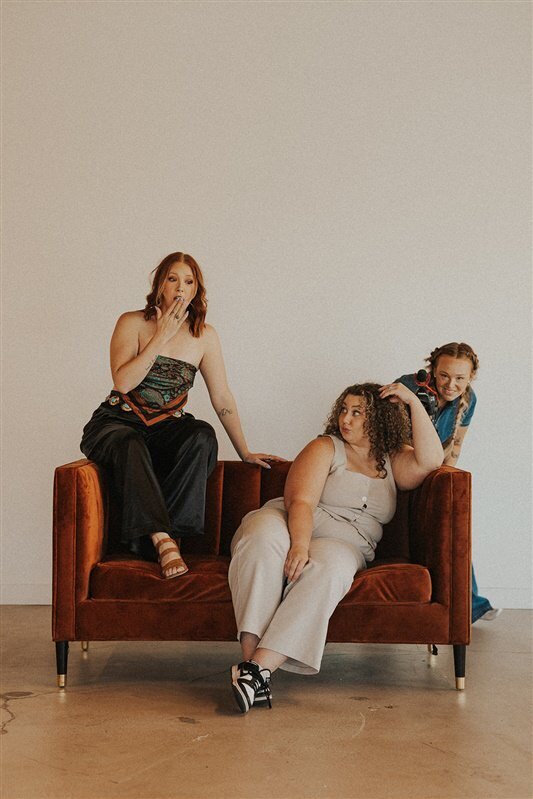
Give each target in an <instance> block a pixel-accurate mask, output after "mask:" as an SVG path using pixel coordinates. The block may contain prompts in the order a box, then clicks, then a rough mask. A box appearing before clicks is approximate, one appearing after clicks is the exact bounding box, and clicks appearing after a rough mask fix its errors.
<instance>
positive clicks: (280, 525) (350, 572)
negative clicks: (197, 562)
mask: <svg viewBox="0 0 533 799" xmlns="http://www.w3.org/2000/svg"><path fill="white" fill-rule="evenodd" d="M329 437H330V438H331V439H332V441H333V444H334V454H333V459H332V461H331V466H330V470H329V474H328V477H327V478H326V483H325V485H324V490H323V492H322V496H321V497H320V501H319V503H318V506H317V507H316V509H315V511H314V513H313V532H312V536H311V541H310V544H309V561H308V563H307V564H306V565H305V567H304V569H303V571H302V573H301V574H300V577H299V578H298V579H297V580H296V581H295V582H289V583H287V581H286V578H285V577H284V574H283V567H284V564H285V559H286V557H287V552H288V551H289V548H290V537H289V531H288V527H287V516H288V514H287V511H286V510H285V505H284V501H283V497H280V498H278V499H272V500H270V501H269V502H267V503H266V504H265V505H263V507H262V508H260V509H259V510H255V511H251V513H248V514H247V515H246V516H245V517H244V519H243V520H242V522H241V525H240V527H239V529H238V530H237V532H236V533H235V536H234V538H233V541H232V544H231V554H232V559H231V563H230V568H229V585H230V589H231V594H232V599H233V606H234V610H235V619H236V621H237V629H238V634H239V637H240V634H241V633H242V632H249V633H254V634H255V635H257V636H258V637H259V639H260V643H259V646H261V647H264V648H265V649H272V650H273V651H275V652H280V653H281V654H283V655H286V656H287V660H286V661H285V662H284V663H283V665H282V666H281V668H282V669H285V670H287V671H294V672H298V673H299V674H316V673H318V671H319V670H320V663H321V661H322V655H323V652H324V645H325V641H326V634H327V630H328V622H329V618H330V616H331V614H332V613H333V611H334V610H335V608H336V607H337V605H338V604H339V602H340V600H341V599H342V597H343V596H344V595H345V594H346V593H347V592H348V591H349V590H350V587H351V585H352V582H353V578H354V575H355V573H356V572H357V571H359V570H361V569H364V568H366V563H367V562H369V561H371V560H373V559H374V550H375V548H376V545H377V543H378V541H379V540H380V539H381V536H382V534H383V525H384V524H386V523H387V522H388V521H390V520H391V519H392V517H393V516H394V511H395V509H396V484H395V482H394V477H393V474H392V467H391V462H390V458H389V457H388V456H386V458H385V468H386V470H387V476H386V477H385V478H379V477H376V478H373V477H367V476H366V475H363V474H360V473H359V472H352V471H349V470H348V469H347V468H346V451H345V448H344V442H343V441H342V440H341V439H339V438H337V437H336V436H334V435H330V436H329Z"/></svg>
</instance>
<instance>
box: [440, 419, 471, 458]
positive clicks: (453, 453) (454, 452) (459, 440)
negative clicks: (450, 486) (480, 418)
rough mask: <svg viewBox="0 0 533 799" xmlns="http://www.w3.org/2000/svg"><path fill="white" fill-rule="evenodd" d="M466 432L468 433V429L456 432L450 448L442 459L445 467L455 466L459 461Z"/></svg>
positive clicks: (461, 428) (462, 428)
mask: <svg viewBox="0 0 533 799" xmlns="http://www.w3.org/2000/svg"><path fill="white" fill-rule="evenodd" d="M467 432H468V427H460V428H459V430H458V431H457V434H456V436H455V438H454V440H453V442H452V447H451V449H450V451H449V452H448V454H447V455H446V456H445V458H444V465H445V466H455V464H456V463H457V461H458V460H459V455H460V454H461V447H462V446H463V441H464V440H465V436H466V434H467Z"/></svg>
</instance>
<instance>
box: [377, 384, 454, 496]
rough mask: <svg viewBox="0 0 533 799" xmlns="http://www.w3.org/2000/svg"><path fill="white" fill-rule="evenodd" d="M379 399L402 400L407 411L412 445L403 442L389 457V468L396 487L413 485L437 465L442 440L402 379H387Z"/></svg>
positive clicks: (406, 487)
mask: <svg viewBox="0 0 533 799" xmlns="http://www.w3.org/2000/svg"><path fill="white" fill-rule="evenodd" d="M381 397H382V399H384V398H386V397H390V398H391V400H390V401H391V402H404V403H405V404H406V405H408V406H409V409H410V411H411V426H412V429H413V446H412V447H410V446H408V445H405V446H404V447H403V449H402V450H400V452H397V453H396V454H394V455H393V456H392V458H391V461H392V472H393V475H394V480H395V481H396V485H397V486H398V488H400V489H403V490H407V489H410V488H416V487H417V486H419V485H420V483H421V482H422V481H423V480H424V478H425V477H427V475H428V474H429V473H430V472H432V471H434V469H438V468H439V466H441V464H442V460H443V457H444V454H443V451H442V444H441V443H440V439H439V437H438V435H437V431H436V430H435V428H434V426H433V423H432V422H431V419H430V418H429V416H428V415H427V413H426V411H425V410H424V406H423V405H422V403H421V402H420V400H419V399H418V397H417V396H416V394H415V393H414V392H413V391H410V390H409V389H408V388H407V387H406V386H404V385H403V384H402V383H391V384H390V385H389V386H383V388H382V389H381Z"/></svg>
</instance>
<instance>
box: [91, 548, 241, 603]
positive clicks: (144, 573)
mask: <svg viewBox="0 0 533 799" xmlns="http://www.w3.org/2000/svg"><path fill="white" fill-rule="evenodd" d="M186 563H187V566H188V567H189V571H188V572H187V574H183V575H182V576H181V577H175V578H173V579H171V580H164V579H163V578H162V577H161V570H160V568H159V564H157V563H150V562H149V561H146V560H141V559H140V558H135V557H134V556H130V555H127V556H124V555H123V556H122V557H121V556H119V555H114V556H112V557H111V558H109V559H108V560H105V561H102V562H101V563H97V565H96V566H95V567H94V569H93V570H92V572H91V581H90V586H89V596H90V598H91V599H130V600H135V601H139V600H140V601H143V600H145V601H152V602H153V601H157V600H158V599H161V600H163V599H164V600H169V599H170V600H174V599H175V600H176V601H179V602H191V601H194V602H220V601H227V602H231V594H230V590H229V586H228V564H229V558H218V557H215V556H212V557H207V556H205V555H188V556H187V560H186Z"/></svg>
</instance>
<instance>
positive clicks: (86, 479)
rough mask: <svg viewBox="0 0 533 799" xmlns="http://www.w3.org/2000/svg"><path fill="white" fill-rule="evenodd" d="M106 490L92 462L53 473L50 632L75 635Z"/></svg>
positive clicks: (102, 541)
mask: <svg viewBox="0 0 533 799" xmlns="http://www.w3.org/2000/svg"><path fill="white" fill-rule="evenodd" d="M106 519H107V494H106V493H105V491H104V489H103V484H102V481H101V478H100V472H99V469H98V467H97V466H96V464H94V463H91V462H90V461H87V460H85V459H83V460H79V461H75V462H74V463H68V464H66V465H64V466H60V467H59V468H57V469H56V471H55V478H54V542H53V599H52V637H53V639H54V640H55V641H71V640H74V639H75V638H76V604H77V603H78V602H80V601H81V600H83V599H86V598H87V596H88V593H89V577H90V574H91V569H92V567H93V566H94V565H95V564H96V563H98V561H99V560H101V558H102V555H103V553H104V550H105V546H106V537H107V536H106V532H107V531H106Z"/></svg>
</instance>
